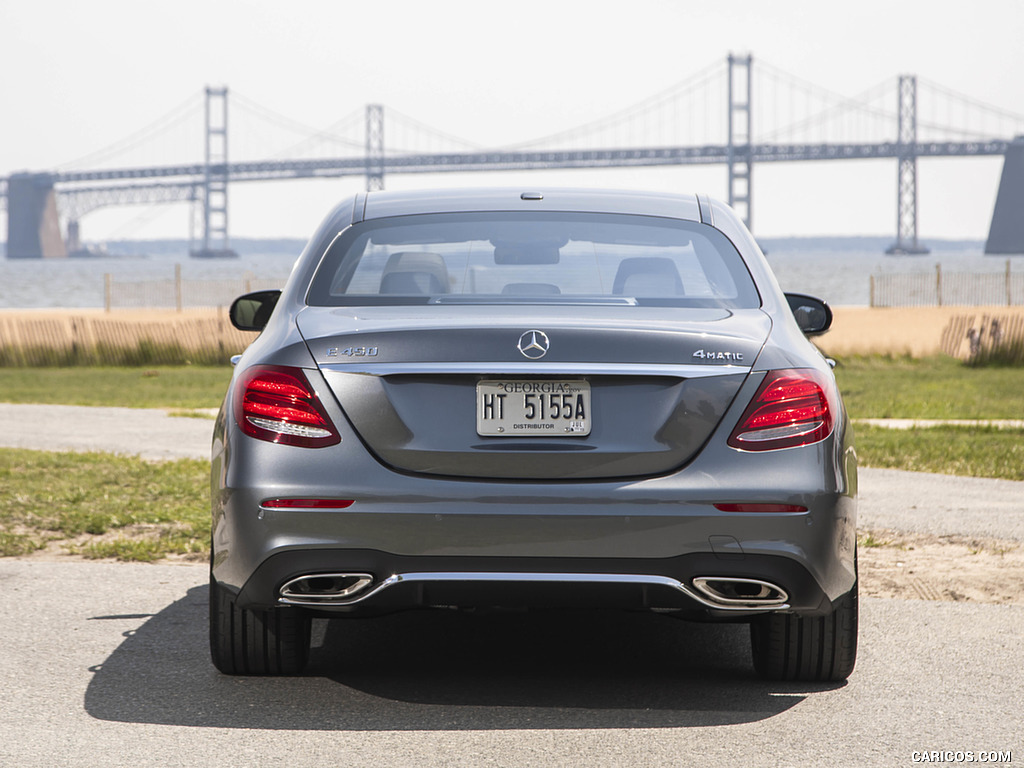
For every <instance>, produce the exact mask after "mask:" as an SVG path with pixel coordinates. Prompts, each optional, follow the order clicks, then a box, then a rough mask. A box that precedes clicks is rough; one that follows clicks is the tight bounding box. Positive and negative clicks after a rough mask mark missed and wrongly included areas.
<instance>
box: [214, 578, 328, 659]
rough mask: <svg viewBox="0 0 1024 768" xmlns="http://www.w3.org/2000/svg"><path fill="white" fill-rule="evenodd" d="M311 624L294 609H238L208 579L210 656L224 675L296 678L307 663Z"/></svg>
mask: <svg viewBox="0 0 1024 768" xmlns="http://www.w3.org/2000/svg"><path fill="white" fill-rule="evenodd" d="M309 641H310V620H309V617H308V616H307V615H306V614H305V613H304V612H303V611H302V610H301V609H297V608H268V609H266V610H255V611H254V610H249V609H246V608H239V607H238V605H236V603H235V601H234V599H233V598H232V597H231V595H230V593H228V592H227V590H225V589H224V587H222V586H220V585H219V584H218V583H217V582H216V581H215V580H214V579H213V577H212V576H211V577H210V656H211V657H212V659H213V665H214V666H215V667H216V668H217V669H219V670H220V671H221V672H223V673H224V674H226V675H296V674H298V673H299V672H301V671H302V669H303V668H304V667H305V666H306V662H307V661H308V660H309Z"/></svg>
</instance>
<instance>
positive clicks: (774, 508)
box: [715, 502, 807, 514]
mask: <svg viewBox="0 0 1024 768" xmlns="http://www.w3.org/2000/svg"><path fill="white" fill-rule="evenodd" d="M715 509H717V510H718V511H719V512H764V513H766V514H769V513H772V514H779V513H784V512H806V511H807V507H804V506H802V505H800V504H770V503H765V502H752V503H739V504H722V503H719V504H715Z"/></svg>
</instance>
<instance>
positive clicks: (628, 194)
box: [353, 187, 702, 223]
mask: <svg viewBox="0 0 1024 768" xmlns="http://www.w3.org/2000/svg"><path fill="white" fill-rule="evenodd" d="M354 208H355V210H354V211H353V213H354V216H353V220H354V221H353V223H354V222H355V221H358V220H360V219H362V220H366V219H378V218H384V217H388V216H406V215H411V214H423V213H455V212H462V211H579V212H584V213H624V214H642V215H646V216H664V217H668V218H675V219H684V220H688V221H701V220H702V217H701V206H700V204H699V203H698V200H697V196H696V195H692V194H686V195H682V194H680V195H675V194H669V193H660V192H633V191H626V190H608V189H584V188H580V189H568V188H558V189H546V188H540V187H519V188H512V187H510V188H495V187H486V188H475V189H466V188H458V189H431V190H413V191H386V192H385V191H378V192H366V193H362V194H361V195H360V196H359V198H357V199H356V201H355V206H354Z"/></svg>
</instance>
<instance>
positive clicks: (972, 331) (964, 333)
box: [941, 311, 1024, 360]
mask: <svg viewBox="0 0 1024 768" xmlns="http://www.w3.org/2000/svg"><path fill="white" fill-rule="evenodd" d="M1022 340H1024V315H1020V314H1007V315H1000V314H998V313H994V312H991V311H989V312H984V313H975V314H964V315H956V316H955V317H953V318H952V319H950V321H949V323H947V324H946V327H945V328H943V330H942V342H941V344H942V351H943V352H945V353H946V354H947V355H951V356H953V357H958V358H960V359H962V360H966V359H970V358H972V357H976V356H977V355H978V354H979V353H980V352H982V351H991V350H992V349H993V348H995V347H999V346H1000V345H1010V344H1014V343H1020V342H1021V341H1022Z"/></svg>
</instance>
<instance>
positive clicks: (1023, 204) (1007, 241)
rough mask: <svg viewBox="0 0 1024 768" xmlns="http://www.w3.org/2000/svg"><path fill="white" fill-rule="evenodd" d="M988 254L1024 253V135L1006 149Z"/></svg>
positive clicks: (986, 248) (987, 245)
mask: <svg viewBox="0 0 1024 768" xmlns="http://www.w3.org/2000/svg"><path fill="white" fill-rule="evenodd" d="M985 253H986V254H992V255H1010V254H1024V136H1017V137H1016V138H1015V139H1014V140H1013V141H1012V142H1011V143H1010V146H1009V147H1007V148H1006V155H1005V156H1004V159H1003V175H1002V176H1001V177H1000V179H999V192H998V194H997V195H996V207H995V209H994V210H993V211H992V224H991V226H990V227H989V230H988V240H987V241H986V242H985Z"/></svg>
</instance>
